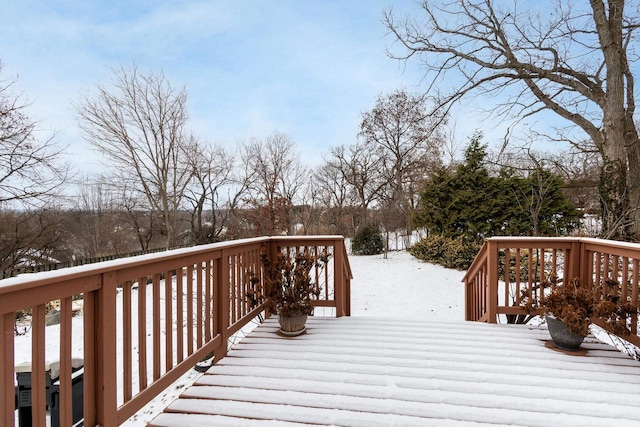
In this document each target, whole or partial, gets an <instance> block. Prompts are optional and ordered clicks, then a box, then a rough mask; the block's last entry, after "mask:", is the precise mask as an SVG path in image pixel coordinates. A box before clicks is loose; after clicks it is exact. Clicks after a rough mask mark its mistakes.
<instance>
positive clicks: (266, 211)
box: [242, 132, 307, 235]
mask: <svg viewBox="0 0 640 427" xmlns="http://www.w3.org/2000/svg"><path fill="white" fill-rule="evenodd" d="M242 160H243V162H244V163H245V164H246V165H247V167H248V170H249V171H250V173H251V175H252V177H253V179H252V181H251V182H250V185H249V193H250V194H251V196H250V197H249V199H248V201H249V203H250V206H251V207H252V208H253V212H254V213H255V215H254V218H253V220H252V222H253V224H254V226H255V227H256V228H257V230H258V231H259V234H262V235H273V234H280V233H286V234H289V233H291V232H292V231H293V230H292V226H293V224H292V210H293V206H294V204H295V201H296V197H297V196H298V194H299V192H300V190H301V188H302V186H303V184H304V181H305V179H306V176H307V171H306V168H305V167H304V166H303V165H302V163H301V162H300V160H299V158H298V154H297V153H296V152H295V146H294V143H293V141H292V140H291V139H290V138H289V137H288V136H287V135H285V134H283V133H280V132H276V133H274V134H273V135H271V136H269V137H267V138H266V139H265V140H264V141H259V140H254V141H252V142H251V143H249V144H248V145H246V146H245V147H244V150H243V153H242Z"/></svg>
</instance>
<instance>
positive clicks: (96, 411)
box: [0, 236, 351, 427]
mask: <svg viewBox="0 0 640 427" xmlns="http://www.w3.org/2000/svg"><path fill="white" fill-rule="evenodd" d="M301 247H305V248H309V249H310V250H311V251H312V252H313V253H322V252H325V251H326V252H327V253H328V254H329V255H330V258H329V264H328V265H327V267H326V268H325V269H324V270H321V269H318V270H316V272H315V274H316V278H317V279H318V283H319V286H320V287H321V290H322V292H321V294H320V297H319V299H318V300H317V301H314V304H316V305H318V306H325V307H335V315H336V316H345V315H349V314H350V301H349V300H350V280H351V270H350V267H349V261H348V258H347V253H346V250H345V246H344V239H343V238H342V237H341V236H317V237H311V236H304V237H265V238H256V239H246V240H238V241H233V242H225V243H218V244H213V245H207V246H198V247H194V248H189V249H178V250H173V251H168V252H164V253H158V254H151V255H143V256H139V257H134V258H130V259H124V260H117V261H108V262H104V263H98V264H93V265H87V266H82V267H73V268H69V269H64V270H58V271H52V272H46V273H36V274H31V275H23V276H18V277H14V278H10V279H5V280H2V281H0V331H2V341H1V342H0V417H1V418H0V425H2V426H13V425H14V417H15V414H14V412H15V400H14V384H15V383H14V379H15V365H16V362H18V363H21V362H29V363H31V365H32V367H31V369H32V371H31V372H32V374H31V384H32V392H31V403H32V404H31V407H32V418H33V425H34V426H43V427H44V426H45V425H46V408H47V406H46V396H45V392H46V387H45V369H46V364H45V362H46V361H45V347H46V343H47V341H49V338H50V337H47V328H45V316H46V306H47V304H48V303H50V302H51V301H60V303H59V305H60V334H59V339H56V341H57V342H55V343H54V344H55V345H56V346H57V347H58V348H59V360H60V377H59V378H60V402H61V403H60V425H63V426H68V425H72V409H73V408H72V406H73V402H72V394H71V386H72V357H73V355H72V353H73V349H72V342H76V341H77V340H74V339H73V336H74V334H82V335H83V339H82V341H83V344H84V347H83V350H82V351H83V357H84V377H83V381H84V383H83V388H84V405H83V411H84V425H85V426H94V425H100V426H103V427H108V426H116V425H119V424H121V423H123V422H124V421H125V420H127V419H128V418H129V417H130V416H132V415H133V414H135V413H136V411H138V410H139V409H140V408H142V406H144V405H145V404H146V403H147V402H149V401H150V400H151V399H153V398H154V397H155V396H156V395H158V394H159V393H160V392H161V391H162V390H164V389H165V388H166V387H168V386H169V385H170V384H171V383H172V382H174V381H175V380H176V379H178V378H179V377H180V376H181V375H182V374H184V373H185V372H186V371H188V370H189V369H190V368H192V367H193V366H194V365H195V363H197V362H198V361H200V360H202V359H203V358H205V356H207V355H209V354H212V353H213V354H215V359H216V360H217V359H220V358H222V357H224V356H225V355H226V352H227V349H228V340H229V338H230V337H231V336H232V335H233V334H234V333H235V332H237V331H238V330H240V329H241V328H242V327H243V326H245V325H247V324H248V323H249V322H250V321H251V320H252V319H253V318H255V316H256V315H258V314H259V313H261V312H262V311H263V303H260V302H259V301H256V299H255V298H253V296H252V295H255V294H254V293H253V291H256V292H261V291H262V286H263V277H264V275H263V268H262V264H261V261H260V254H261V251H263V250H266V251H268V252H270V253H273V252H274V251H279V250H287V248H301ZM256 279H257V280H256ZM142 290H145V292H142ZM148 292H150V295H151V297H150V298H147V294H148ZM78 299H81V301H82V306H83V313H82V316H83V317H82V322H81V325H82V328H81V329H82V331H78V330H77V329H80V328H74V327H72V324H73V322H72V320H73V319H72V316H73V308H72V304H74V303H75V302H74V301H75V300H78ZM28 308H30V309H31V316H32V319H31V328H32V329H31V345H32V352H31V360H27V361H23V360H20V361H16V360H15V357H14V354H15V348H14V345H15V340H16V338H15V335H14V332H15V328H16V313H17V312H19V311H21V310H25V309H28Z"/></svg>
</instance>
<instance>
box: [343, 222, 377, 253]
mask: <svg viewBox="0 0 640 427" xmlns="http://www.w3.org/2000/svg"><path fill="white" fill-rule="evenodd" d="M351 252H352V253H353V254H354V255H377V254H381V253H382V252H384V240H383V239H382V233H380V229H379V228H378V227H377V226H375V225H365V226H364V227H361V228H360V230H358V232H357V233H356V235H355V237H354V238H353V240H352V241H351Z"/></svg>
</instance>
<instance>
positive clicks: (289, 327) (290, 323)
mask: <svg viewBox="0 0 640 427" xmlns="http://www.w3.org/2000/svg"><path fill="white" fill-rule="evenodd" d="M278 322H279V323H280V332H282V334H284V335H287V336H289V337H294V336H296V335H302V334H303V333H304V332H305V331H306V330H307V328H305V326H304V325H305V323H307V315H306V314H302V315H299V316H283V315H282V314H280V315H278Z"/></svg>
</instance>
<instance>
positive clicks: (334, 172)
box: [313, 159, 355, 235]
mask: <svg viewBox="0 0 640 427" xmlns="http://www.w3.org/2000/svg"><path fill="white" fill-rule="evenodd" d="M313 179H314V181H315V182H316V184H317V187H318V197H319V199H320V204H321V205H322V206H323V208H324V213H323V217H324V224H325V226H326V227H327V234H340V235H345V234H348V233H353V232H354V231H355V230H353V228H352V227H347V224H349V223H351V224H353V218H351V220H349V219H348V217H349V215H350V214H351V216H353V210H352V209H351V205H352V194H353V192H352V191H350V187H349V183H348V182H347V179H346V177H345V174H344V173H343V171H342V170H341V169H340V163H339V162H337V161H335V159H333V160H331V159H325V162H324V164H323V165H321V166H320V167H319V168H318V169H316V171H315V173H314V175H313ZM350 235H352V234H350Z"/></svg>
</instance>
